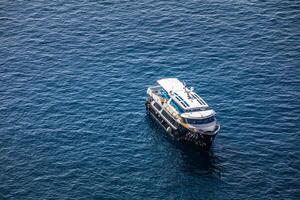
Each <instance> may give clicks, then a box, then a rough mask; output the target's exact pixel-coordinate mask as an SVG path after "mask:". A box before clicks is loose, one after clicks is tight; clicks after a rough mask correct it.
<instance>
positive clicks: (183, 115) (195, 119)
mask: <svg viewBox="0 0 300 200" xmlns="http://www.w3.org/2000/svg"><path fill="white" fill-rule="evenodd" d="M157 83H158V85H157V86H153V87H149V88H148V90H147V94H148V98H147V100H146V108H147V111H148V113H149V114H150V115H151V116H152V117H153V118H154V119H155V120H156V121H157V122H158V123H159V124H160V125H161V126H162V127H163V128H164V129H165V130H166V132H167V133H169V134H170V135H171V136H173V137H175V138H177V139H178V140H180V141H183V142H187V143H192V144H195V145H197V146H201V147H203V148H205V149H207V150H209V149H210V147H211V145H212V142H213V140H214V138H215V136H216V135H217V133H218V132H219V130H220V125H219V124H218V122H217V120H216V117H215V115H216V113H215V111H214V110H213V109H211V108H210V107H209V106H208V104H207V103H206V102H205V101H204V100H203V99H202V98H201V97H200V96H199V95H197V94H196V93H195V92H194V89H193V87H191V88H188V87H186V85H185V84H184V83H182V82H181V81H179V80H178V79H177V78H166V79H161V80H158V81H157Z"/></svg>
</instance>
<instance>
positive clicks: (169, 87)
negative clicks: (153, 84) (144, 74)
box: [157, 78, 208, 110]
mask: <svg viewBox="0 0 300 200" xmlns="http://www.w3.org/2000/svg"><path fill="white" fill-rule="evenodd" d="M157 83H158V84H159V85H160V86H161V87H162V88H163V89H164V90H166V91H167V92H168V94H169V95H170V97H171V98H172V99H173V100H174V101H175V102H176V103H177V104H179V105H180V106H181V107H182V108H183V109H184V110H195V109H197V108H206V107H208V105H207V104H206V102H205V101H204V100H203V99H202V98H201V97H199V96H198V95H197V94H196V93H195V92H193V91H191V90H188V88H186V87H185V85H184V84H183V83H182V82H180V81H179V80H178V79H177V78H166V79H161V80H158V81H157Z"/></svg>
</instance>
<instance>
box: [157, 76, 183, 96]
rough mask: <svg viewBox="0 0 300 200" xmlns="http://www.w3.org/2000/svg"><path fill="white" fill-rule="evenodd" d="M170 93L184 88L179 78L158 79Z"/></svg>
mask: <svg viewBox="0 0 300 200" xmlns="http://www.w3.org/2000/svg"><path fill="white" fill-rule="evenodd" d="M157 83H158V84H159V85H161V87H163V88H164V89H165V90H166V91H167V92H168V93H169V92H171V91H173V92H175V91H180V90H184V85H183V84H182V83H181V82H180V81H179V80H178V79H177V78H165V79H160V80H158V81H157Z"/></svg>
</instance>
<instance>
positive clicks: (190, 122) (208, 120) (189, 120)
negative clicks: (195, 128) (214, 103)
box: [185, 116, 215, 125]
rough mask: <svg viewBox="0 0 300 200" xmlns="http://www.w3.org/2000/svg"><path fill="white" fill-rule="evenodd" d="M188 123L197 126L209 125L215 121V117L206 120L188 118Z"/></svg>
mask: <svg viewBox="0 0 300 200" xmlns="http://www.w3.org/2000/svg"><path fill="white" fill-rule="evenodd" d="M185 120H186V123H188V124H195V125H197V124H198V125H200V124H208V123H211V122H213V121H215V117H214V116H213V117H209V118H205V119H188V118H186V119H185Z"/></svg>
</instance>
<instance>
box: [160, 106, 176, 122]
mask: <svg viewBox="0 0 300 200" xmlns="http://www.w3.org/2000/svg"><path fill="white" fill-rule="evenodd" d="M161 114H162V115H163V116H164V117H165V118H166V119H167V120H168V121H169V122H171V124H173V125H174V124H176V121H175V120H174V119H173V117H171V116H170V115H169V114H168V113H167V112H166V111H164V110H163V111H162V112H161Z"/></svg>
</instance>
